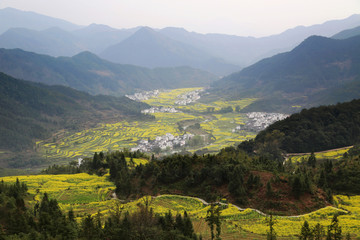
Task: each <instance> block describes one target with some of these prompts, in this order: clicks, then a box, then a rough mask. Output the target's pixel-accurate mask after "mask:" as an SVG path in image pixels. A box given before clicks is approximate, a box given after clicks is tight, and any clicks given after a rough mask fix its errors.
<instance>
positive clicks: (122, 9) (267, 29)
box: [0, 0, 360, 37]
mask: <svg viewBox="0 0 360 240" xmlns="http://www.w3.org/2000/svg"><path fill="white" fill-rule="evenodd" d="M5 7H13V8H17V9H20V10H26V11H33V12H37V13H41V14H44V15H48V16H52V17H56V18H61V19H65V20H67V21H70V22H73V23H76V24H80V25H89V24H91V23H98V24H106V25H109V26H112V27H115V28H131V27H136V26H149V27H153V28H163V27H168V26H173V27H183V28H185V29H186V30H188V31H195V32H200V33H210V32H211V33H226V34H234V35H240V36H257V37H259V36H267V35H271V34H276V33H280V32H282V31H285V30H286V29H289V28H293V27H295V26H299V25H304V26H309V25H313V24H319V23H323V22H325V21H328V20H333V19H343V18H346V17H349V16H350V15H352V14H358V13H360V0H0V8H5ZM0 24H1V23H0Z"/></svg>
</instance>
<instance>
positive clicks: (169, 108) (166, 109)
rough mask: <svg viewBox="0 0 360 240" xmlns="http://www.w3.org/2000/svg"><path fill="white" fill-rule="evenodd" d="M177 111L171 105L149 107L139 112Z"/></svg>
mask: <svg viewBox="0 0 360 240" xmlns="http://www.w3.org/2000/svg"><path fill="white" fill-rule="evenodd" d="M159 112H162V113H177V112H180V111H179V110H176V109H175V108H173V107H151V108H149V109H145V110H142V111H141V113H144V114H152V113H159Z"/></svg>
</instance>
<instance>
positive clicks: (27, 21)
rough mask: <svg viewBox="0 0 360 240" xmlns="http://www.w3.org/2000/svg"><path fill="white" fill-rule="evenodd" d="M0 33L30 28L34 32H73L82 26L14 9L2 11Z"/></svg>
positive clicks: (0, 11)
mask: <svg viewBox="0 0 360 240" xmlns="http://www.w3.org/2000/svg"><path fill="white" fill-rule="evenodd" d="M0 22H1V24H0V33H3V32H5V31H7V30H9V29H10V28H28V29H32V30H45V29H48V28H52V27H58V28H61V29H64V30H66V31H73V30H76V29H79V28H81V27H82V26H79V25H76V24H73V23H70V22H68V21H65V20H61V19H58V18H53V17H48V16H45V15H42V14H38V13H34V12H26V11H21V10H17V9H14V8H4V9H1V10H0Z"/></svg>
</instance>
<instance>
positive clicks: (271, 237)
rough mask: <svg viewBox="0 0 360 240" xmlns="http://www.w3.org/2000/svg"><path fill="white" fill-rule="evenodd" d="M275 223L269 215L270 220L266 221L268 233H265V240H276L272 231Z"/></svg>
mask: <svg viewBox="0 0 360 240" xmlns="http://www.w3.org/2000/svg"><path fill="white" fill-rule="evenodd" d="M275 224H276V221H275V220H274V219H273V216H272V214H270V218H268V219H267V225H268V226H269V231H268V232H267V237H266V239H267V240H276V232H275V229H274V225H275Z"/></svg>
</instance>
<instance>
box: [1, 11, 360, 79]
mask: <svg viewBox="0 0 360 240" xmlns="http://www.w3.org/2000/svg"><path fill="white" fill-rule="evenodd" d="M8 19H12V21H8ZM24 19H25V20H24ZM0 22H7V24H5V25H2V28H1V29H0V33H1V32H4V33H3V34H2V35H0V47H3V48H21V49H23V50H26V51H32V52H36V53H41V54H48V55H51V56H73V55H76V54H78V53H80V52H82V51H91V52H93V53H95V54H99V55H101V56H102V57H103V58H105V59H107V60H110V61H115V62H118V63H125V64H134V65H139V66H144V67H173V66H190V67H193V68H199V69H202V70H206V71H209V72H212V73H213V74H217V75H218V76H225V75H228V74H230V73H232V72H234V71H238V70H240V69H241V68H242V67H245V66H248V65H250V64H253V63H255V62H256V61H258V60H260V59H262V58H264V57H270V56H273V55H275V54H277V53H280V52H284V51H288V50H291V49H292V48H293V47H295V46H296V45H298V44H299V43H301V42H302V41H303V40H304V39H305V38H307V37H309V36H311V35H322V36H326V37H330V36H333V35H334V34H336V33H338V32H340V31H343V30H345V29H350V28H354V27H356V26H359V25H360V15H353V16H351V17H349V18H347V19H343V20H333V21H328V22H325V23H323V24H318V25H313V26H309V27H303V26H300V27H296V28H293V29H290V30H287V31H285V32H283V33H281V34H277V35H272V36H269V37H262V38H254V37H241V36H232V35H225V34H199V33H195V32H188V31H186V30H184V29H182V28H171V27H169V28H164V29H160V30H157V29H150V28H147V27H138V28H133V29H114V28H111V27H108V26H105V25H96V24H92V25H90V26H88V27H81V26H77V25H75V24H71V23H68V22H66V21H63V20H59V19H54V18H50V17H47V16H43V15H40V14H36V13H29V12H23V11H19V10H16V9H10V8H6V9H2V10H0ZM39 22H42V24H40V23H39ZM11 28H16V29H11ZM5 31H6V32H5Z"/></svg>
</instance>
